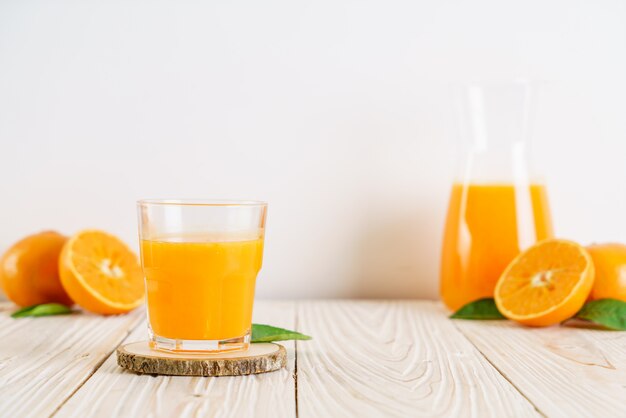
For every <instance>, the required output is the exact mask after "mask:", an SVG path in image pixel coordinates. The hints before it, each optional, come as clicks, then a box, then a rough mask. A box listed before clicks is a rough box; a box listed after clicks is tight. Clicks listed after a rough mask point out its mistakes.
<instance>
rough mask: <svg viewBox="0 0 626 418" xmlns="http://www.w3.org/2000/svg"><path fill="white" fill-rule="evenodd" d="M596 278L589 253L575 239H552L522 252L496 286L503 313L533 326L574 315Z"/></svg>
mask: <svg viewBox="0 0 626 418" xmlns="http://www.w3.org/2000/svg"><path fill="white" fill-rule="evenodd" d="M593 279H594V267H593V262H592V261H591V256H590V255H589V253H588V252H587V251H586V250H585V249H584V248H583V247H581V246H580V245H578V244H576V243H575V242H571V241H566V240H558V239H550V240H546V241H542V242H539V243H537V244H535V245H534V246H532V247H530V248H529V249H528V250H526V251H524V252H523V253H521V254H520V255H519V256H517V258H516V259H515V260H513V261H512V262H511V264H509V266H508V267H507V268H506V270H505V271H504V273H502V276H500V279H499V280H498V283H497V285H496V289H495V295H494V298H495V301H496V305H497V306H498V309H499V310H500V312H501V313H502V315H504V316H506V317H507V318H509V319H512V320H514V321H517V322H520V323H522V324H525V325H531V326H548V325H553V324H557V323H559V322H562V321H564V320H566V319H568V318H571V317H572V316H574V315H575V314H576V312H578V311H579V310H580V308H581V307H582V306H583V304H584V303H585V300H586V299H587V296H588V295H589V292H590V291H591V287H592V285H593Z"/></svg>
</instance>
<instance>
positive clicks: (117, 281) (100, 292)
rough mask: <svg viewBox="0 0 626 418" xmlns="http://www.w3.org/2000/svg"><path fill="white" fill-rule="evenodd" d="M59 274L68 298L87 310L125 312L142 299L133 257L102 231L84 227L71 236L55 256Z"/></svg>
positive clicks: (119, 242)
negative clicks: (59, 253) (57, 258)
mask: <svg viewBox="0 0 626 418" xmlns="http://www.w3.org/2000/svg"><path fill="white" fill-rule="evenodd" d="M59 274H60V276H61V283H62V284H63V288H64V289H65V291H66V292H67V293H68V294H69V295H70V297H71V298H72V300H73V301H74V302H76V303H77V304H78V305H79V306H80V307H82V308H83V309H86V310H88V311H91V312H95V313H99V314H104V315H109V314H118V313H125V312H128V311H131V310H133V309H135V308H136V307H137V306H139V305H141V303H142V302H143V299H144V283H143V274H142V272H141V267H140V265H139V262H138V261H137V256H136V255H135V253H133V252H132V251H131V250H130V249H129V248H128V247H127V246H126V245H125V244H124V243H123V242H122V241H120V240H119V239H118V238H116V237H114V236H113V235H110V234H107V233H106V232H103V231H97V230H85V231H81V232H79V233H77V234H76V235H74V236H73V237H71V238H70V239H69V240H68V241H67V243H66V244H65V246H64V247H63V250H62V251H61V255H60V256H59Z"/></svg>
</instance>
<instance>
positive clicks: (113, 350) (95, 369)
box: [50, 321, 142, 418]
mask: <svg viewBox="0 0 626 418" xmlns="http://www.w3.org/2000/svg"><path fill="white" fill-rule="evenodd" d="M141 324H142V321H137V323H136V324H135V325H133V326H132V327H131V328H128V329H127V330H126V333H125V334H124V335H123V336H122V338H120V341H119V343H117V345H115V346H114V347H113V349H111V350H110V351H109V352H108V353H107V354H106V355H104V356H102V360H101V361H99V362H98V364H96V365H95V367H94V368H93V370H92V371H91V372H90V373H89V376H87V377H86V378H85V379H84V380H83V381H82V382H80V384H79V385H78V386H76V388H74V390H73V391H72V393H70V394H69V395H68V396H66V397H65V399H63V401H62V402H61V403H59V405H58V406H57V407H56V408H55V410H54V411H53V412H52V413H51V414H50V418H52V417H54V416H55V415H56V414H57V413H58V412H59V411H60V410H61V408H63V406H64V405H65V404H66V403H67V402H68V401H69V400H70V399H71V398H72V396H74V395H75V394H76V392H78V391H79V390H80V389H81V388H82V387H83V386H84V385H85V384H86V383H87V382H88V381H89V379H91V378H92V377H93V375H94V374H96V372H97V371H98V370H99V369H100V367H102V365H103V364H104V362H105V361H107V360H108V359H109V357H111V356H112V355H115V351H116V350H117V348H118V347H119V346H120V345H121V344H122V343H123V342H124V340H126V338H128V336H129V335H130V334H131V333H132V332H133V331H134V330H135V329H136V328H137V327H138V326H139V325H141Z"/></svg>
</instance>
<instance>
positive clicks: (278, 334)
mask: <svg viewBox="0 0 626 418" xmlns="http://www.w3.org/2000/svg"><path fill="white" fill-rule="evenodd" d="M310 339H311V337H309V336H308V335H304V334H300V333H299V332H296V331H290V330H288V329H284V328H277V327H272V326H270V325H264V324H252V342H253V343H268V342H271V341H286V340H310Z"/></svg>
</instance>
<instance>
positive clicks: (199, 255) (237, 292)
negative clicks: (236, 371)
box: [141, 236, 263, 340]
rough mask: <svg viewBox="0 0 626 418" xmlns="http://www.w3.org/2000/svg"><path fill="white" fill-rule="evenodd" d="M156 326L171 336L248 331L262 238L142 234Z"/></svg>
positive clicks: (160, 332) (219, 337)
mask: <svg viewBox="0 0 626 418" xmlns="http://www.w3.org/2000/svg"><path fill="white" fill-rule="evenodd" d="M141 256H142V260H143V267H144V274H145V276H146V289H147V297H148V315H149V317H150V325H151V327H152V331H153V332H154V333H155V334H157V335H159V336H161V337H166V338H170V339H179V340H226V339H230V338H236V337H241V336H243V335H245V334H246V333H248V332H249V330H250V327H251V322H252V304H253V300H254V286H255V282H256V276H257V274H258V272H259V270H260V269H261V263H262V258H263V239H262V238H258V239H251V240H237V238H232V237H231V240H229V239H228V237H226V238H225V237H211V236H209V237H193V236H192V237H188V236H183V237H178V238H167V239H162V240H158V239H157V240H154V239H153V240H142V241H141Z"/></svg>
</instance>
